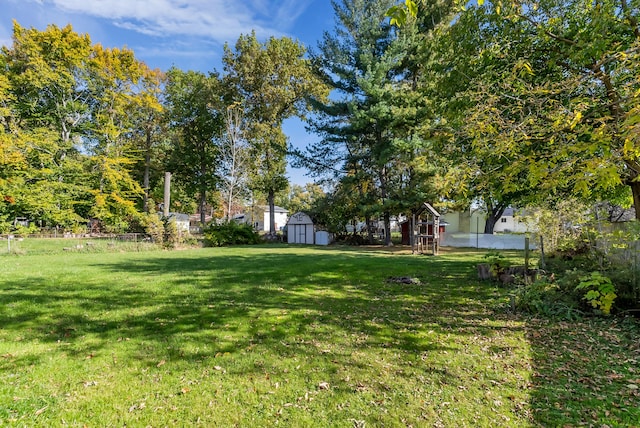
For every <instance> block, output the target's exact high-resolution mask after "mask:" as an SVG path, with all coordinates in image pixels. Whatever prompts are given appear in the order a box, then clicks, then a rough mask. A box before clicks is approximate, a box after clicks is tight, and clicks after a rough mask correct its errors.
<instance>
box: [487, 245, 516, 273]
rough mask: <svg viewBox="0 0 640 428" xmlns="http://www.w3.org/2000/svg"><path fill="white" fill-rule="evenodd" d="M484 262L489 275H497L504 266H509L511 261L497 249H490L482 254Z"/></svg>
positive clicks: (502, 270)
mask: <svg viewBox="0 0 640 428" xmlns="http://www.w3.org/2000/svg"><path fill="white" fill-rule="evenodd" d="M484 259H485V261H486V263H487V264H488V265H489V271H490V272H491V276H493V277H494V278H495V277H498V275H500V274H501V273H502V272H504V270H505V269H506V268H508V267H509V266H511V261H510V260H509V259H508V258H507V257H505V256H504V255H503V254H502V253H500V252H499V251H490V252H488V253H487V254H485V255H484Z"/></svg>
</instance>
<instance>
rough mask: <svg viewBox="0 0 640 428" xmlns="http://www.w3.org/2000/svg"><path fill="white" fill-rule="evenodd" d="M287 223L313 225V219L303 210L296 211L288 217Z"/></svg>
mask: <svg viewBox="0 0 640 428" xmlns="http://www.w3.org/2000/svg"><path fill="white" fill-rule="evenodd" d="M287 224H288V225H289V224H311V225H313V220H311V217H309V216H308V215H307V214H305V213H303V212H297V213H295V214H294V215H292V216H291V217H289V221H288V222H287Z"/></svg>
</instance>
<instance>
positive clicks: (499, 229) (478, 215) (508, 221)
mask: <svg viewBox="0 0 640 428" xmlns="http://www.w3.org/2000/svg"><path fill="white" fill-rule="evenodd" d="M522 215H523V210H518V209H514V208H507V209H506V210H504V213H502V217H500V219H499V220H498V222H497V223H496V225H495V227H494V228H493V232H494V233H526V232H531V231H532V230H531V228H530V227H529V225H528V224H527V223H526V222H524V221H523V219H522ZM486 218H487V214H486V213H485V212H484V211H482V210H478V209H470V210H466V211H455V212H450V213H446V214H444V215H443V216H442V221H445V222H447V233H484V225H485V223H486Z"/></svg>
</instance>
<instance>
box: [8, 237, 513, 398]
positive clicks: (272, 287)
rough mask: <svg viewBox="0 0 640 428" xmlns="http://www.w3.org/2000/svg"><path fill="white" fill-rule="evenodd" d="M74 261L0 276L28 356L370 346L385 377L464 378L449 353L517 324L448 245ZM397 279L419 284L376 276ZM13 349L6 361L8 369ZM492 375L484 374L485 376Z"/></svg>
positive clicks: (195, 355) (240, 368)
mask: <svg viewBox="0 0 640 428" xmlns="http://www.w3.org/2000/svg"><path fill="white" fill-rule="evenodd" d="M86 260H87V263H88V264H91V268H92V269H93V270H92V274H91V276H90V277H83V278H74V277H73V276H65V275H64V267H61V272H62V274H63V275H61V276H60V277H58V278H57V279H56V281H55V282H52V281H51V280H48V279H43V278H39V277H36V276H29V275H25V276H24V279H20V280H16V281H13V282H12V281H3V282H2V291H3V292H2V293H1V294H0V307H2V308H3V309H2V310H0V326H2V327H1V330H0V335H4V336H9V337H13V338H15V337H18V336H20V337H21V338H22V339H23V340H32V341H37V342H41V343H47V344H51V345H52V346H50V347H49V350H48V351H47V350H45V351H38V352H40V353H39V354H37V357H34V355H31V356H30V359H29V363H30V364H33V363H34V362H36V360H37V358H40V359H45V358H47V357H48V356H50V354H51V353H56V352H64V353H66V354H67V355H69V356H72V357H76V358H86V356H87V355H95V354H100V353H101V352H103V353H113V352H116V351H118V350H119V349H120V348H118V346H119V345H117V344H120V343H122V347H123V348H126V350H127V351H126V352H128V357H129V358H132V359H135V360H137V361H140V362H141V363H142V364H145V365H147V366H149V367H154V366H156V365H158V364H159V360H164V359H166V360H167V361H169V360H171V361H178V362H182V363H186V364H189V363H192V362H197V361H209V362H210V363H211V362H212V361H217V360H216V359H217V358H219V356H230V357H231V358H235V359H237V360H242V359H243V358H247V359H249V360H251V361H253V362H251V363H243V364H238V365H237V366H234V367H229V368H228V370H229V372H230V373H233V372H234V371H236V372H237V374H246V373H247V372H248V371H255V372H256V374H259V373H262V372H263V371H265V370H266V369H265V367H263V366H261V365H260V364H258V361H259V359H260V355H256V353H260V352H268V353H269V354H270V355H272V356H275V357H276V361H277V362H276V363H273V364H282V365H285V364H289V360H294V359H295V360H301V359H307V360H308V361H312V362H313V363H312V364H313V365H317V366H319V367H321V368H322V369H323V370H329V371H331V370H337V369H336V368H335V367H336V365H338V363H339V365H340V366H351V367H352V368H353V369H355V370H357V371H361V372H363V373H365V372H367V371H370V370H371V365H372V364H374V365H375V364H382V363H380V362H379V361H370V360H369V358H371V355H377V356H378V357H377V358H379V359H381V360H384V359H385V358H386V359H392V360H393V365H394V366H395V367H396V369H395V372H394V373H395V376H403V377H407V378H412V381H415V380H416V379H421V378H424V379H426V381H428V382H433V383H434V384H443V385H444V384H447V383H449V384H454V385H458V386H460V387H461V388H466V387H467V386H468V382H469V379H471V380H473V378H472V377H465V376H467V374H466V373H462V372H461V371H460V370H467V368H464V367H463V368H461V369H458V368H454V367H449V366H448V360H449V359H451V358H453V357H459V356H464V355H465V353H468V352H471V351H468V350H467V347H468V346H469V345H468V344H469V343H472V344H473V345H474V346H475V345H476V343H475V342H482V343H479V344H478V345H477V346H478V347H481V348H482V349H486V351H478V352H491V353H495V354H498V353H500V352H504V351H505V349H506V348H505V346H503V345H502V342H501V339H502V338H503V337H504V336H505V335H506V334H507V333H508V332H513V330H517V329H519V328H521V327H519V326H517V325H516V324H514V323H512V322H511V321H512V319H511V318H509V317H508V316H504V314H500V313H498V314H497V313H496V312H495V306H496V304H497V303H496V302H497V301H499V300H500V298H501V296H500V293H498V292H497V291H496V289H495V288H494V287H492V286H487V285H485V284H479V283H478V282H477V280H476V279H475V277H474V275H475V270H474V264H475V261H474V260H471V261H470V260H469V259H466V260H463V261H459V260H456V259H455V258H453V256H451V257H441V258H440V257H428V258H427V257H419V256H416V257H413V256H400V257H397V256H394V257H391V256H389V255H388V254H384V255H382V256H381V255H380V254H377V253H375V252H371V251H370V252H357V251H336V250H313V251H310V250H304V249H303V250H300V254H297V253H296V252H294V251H291V250H289V251H287V250H276V251H266V250H264V249H261V248H257V249H251V248H249V249H247V250H246V252H245V253H242V252H240V251H236V252H229V251H215V250H202V251H201V252H182V253H181V252H175V253H168V254H164V253H160V254H151V255H145V254H131V255H127V257H126V258H125V257H105V258H104V259H103V260H100V261H96V260H95V259H91V258H87V259H86ZM123 274H126V275H125V276H124V277H123ZM398 276H410V277H416V278H418V279H419V280H420V284H397V283H390V282H387V279H388V278H389V277H398ZM116 277H117V278H123V279H122V280H121V281H115V280H113V278H116ZM80 282H82V283H80ZM494 339H495V341H494ZM484 342H486V343H484ZM496 342H497V343H498V344H497V345H496V344H495V343H496ZM491 346H495V348H491ZM473 352H476V351H473ZM434 355H438V357H433V356H434ZM248 356H250V358H249V357H248ZM19 358H23V357H19ZM19 358H14V359H12V358H7V359H5V361H4V366H5V367H6V368H11V369H15V368H16V367H19V366H20V365H21V364H24V362H22V361H21V360H20V359H19ZM25 361H26V360H25ZM336 362H338V363H336ZM310 364H311V363H310ZM2 365H3V361H2V360H0V368H1V367H2ZM380 370H383V369H380ZM469 370H473V365H472V364H471V363H470V364H469ZM470 376H473V373H471V374H470ZM496 376H498V375H496ZM489 378H491V379H489ZM498 380H500V379H497V380H496V379H494V378H493V375H491V374H488V375H487V379H486V382H490V381H494V382H497V381H498ZM355 388H356V389H357V388H358V387H355Z"/></svg>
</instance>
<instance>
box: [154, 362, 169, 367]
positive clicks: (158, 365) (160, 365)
mask: <svg viewBox="0 0 640 428" xmlns="http://www.w3.org/2000/svg"><path fill="white" fill-rule="evenodd" d="M166 363H167V362H166V361H165V360H161V361H160V362H159V363H158V364H156V367H162V366H164V365H165V364H166Z"/></svg>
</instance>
